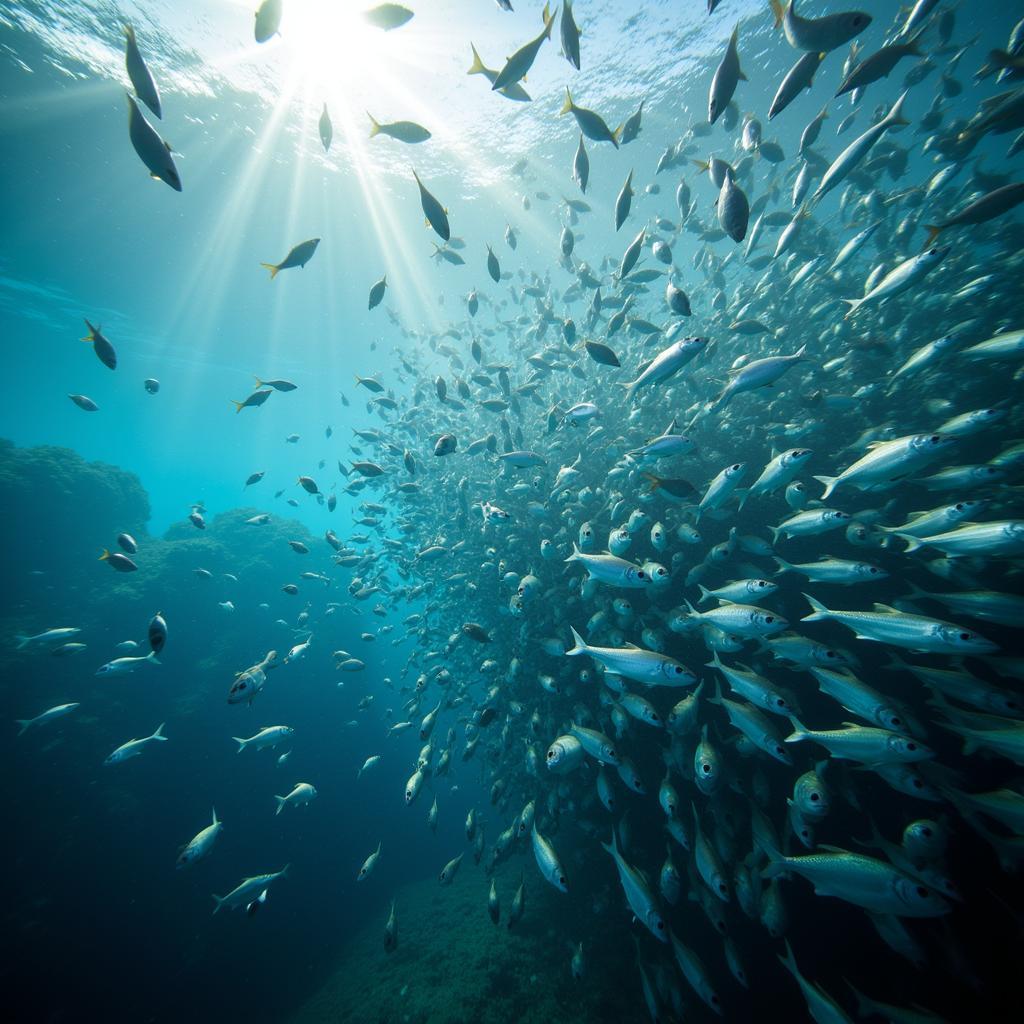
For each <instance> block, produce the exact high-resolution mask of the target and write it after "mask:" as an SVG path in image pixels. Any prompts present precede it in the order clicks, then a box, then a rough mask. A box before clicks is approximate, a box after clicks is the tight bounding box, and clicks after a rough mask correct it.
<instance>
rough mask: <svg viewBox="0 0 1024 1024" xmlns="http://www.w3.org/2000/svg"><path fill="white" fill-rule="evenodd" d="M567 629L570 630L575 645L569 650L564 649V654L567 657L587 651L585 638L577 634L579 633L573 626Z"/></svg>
mask: <svg viewBox="0 0 1024 1024" xmlns="http://www.w3.org/2000/svg"><path fill="white" fill-rule="evenodd" d="M569 629H570V631H571V632H572V638H573V640H574V641H575V646H574V647H573V648H572V649H571V650H568V651H566V652H565V653H566V655H567V656H568V657H570V658H572V657H575V656H576V655H577V654H586V653H587V642H586V640H584V639H583V637H581V636H580V635H579V633H577V632H576V629H575V627H573V626H570V627H569Z"/></svg>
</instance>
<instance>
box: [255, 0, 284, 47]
mask: <svg viewBox="0 0 1024 1024" xmlns="http://www.w3.org/2000/svg"><path fill="white" fill-rule="evenodd" d="M283 14H284V0H260V5H259V7H257V8H256V12H255V19H256V23H255V25H254V26H253V34H254V35H255V37H256V42H257V43H266V42H268V41H269V40H271V39H273V38H274V36H276V35H277V34H278V32H279V30H280V27H281V16H282V15H283Z"/></svg>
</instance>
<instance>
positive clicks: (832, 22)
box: [770, 0, 872, 53]
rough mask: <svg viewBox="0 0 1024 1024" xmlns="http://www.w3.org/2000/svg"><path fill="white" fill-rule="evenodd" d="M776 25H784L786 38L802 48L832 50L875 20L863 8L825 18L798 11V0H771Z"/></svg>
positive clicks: (777, 26)
mask: <svg viewBox="0 0 1024 1024" xmlns="http://www.w3.org/2000/svg"><path fill="white" fill-rule="evenodd" d="M770 4H771V9H772V13H773V14H774V16H775V27H776V28H780V27H781V28H782V30H783V32H784V33H785V36H786V41H787V42H788V43H789V45H790V46H793V47H795V48H796V49H798V50H810V51H813V52H816V53H829V52H830V51H832V50H837V49H838V48H839V47H840V46H843V45H845V44H846V43H848V42H849V41H850V40H851V39H853V38H854V37H855V36H858V35H860V33H861V32H863V31H864V30H865V29H866V28H867V27H868V26H869V25H870V24H871V22H872V18H871V15H870V14H865V13H864V12H863V11H842V12H839V13H835V14H826V15H825V16H824V17H821V18H803V17H801V16H800V15H799V14H797V12H796V0H786V2H784V0H770Z"/></svg>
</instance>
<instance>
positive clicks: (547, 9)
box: [541, 4, 558, 39]
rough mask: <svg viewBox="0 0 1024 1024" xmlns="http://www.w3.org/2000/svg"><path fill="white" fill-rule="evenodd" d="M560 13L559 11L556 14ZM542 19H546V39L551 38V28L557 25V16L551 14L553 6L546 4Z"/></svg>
mask: <svg viewBox="0 0 1024 1024" xmlns="http://www.w3.org/2000/svg"><path fill="white" fill-rule="evenodd" d="M555 13H556V14H557V13H558V12H557V11H556V12H555ZM541 17H542V18H543V19H544V38H545V39H550V38H551V26H552V25H554V23H555V15H554V14H552V13H551V5H550V4H545V5H544V10H543V12H542V13H541Z"/></svg>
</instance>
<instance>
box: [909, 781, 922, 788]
mask: <svg viewBox="0 0 1024 1024" xmlns="http://www.w3.org/2000/svg"><path fill="white" fill-rule="evenodd" d="M910 784H911V785H912V786H913V787H914V789H924V783H923V782H922V781H921V780H920V779H911V780H910Z"/></svg>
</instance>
